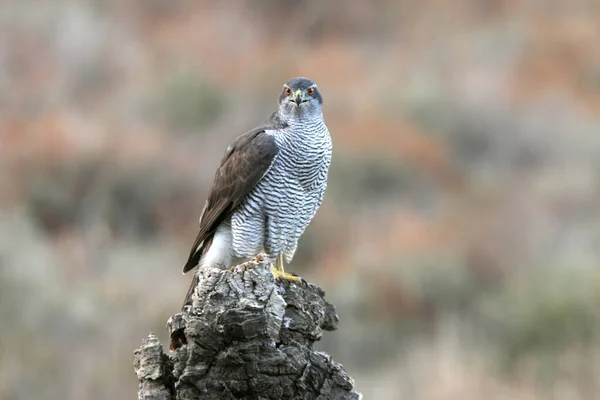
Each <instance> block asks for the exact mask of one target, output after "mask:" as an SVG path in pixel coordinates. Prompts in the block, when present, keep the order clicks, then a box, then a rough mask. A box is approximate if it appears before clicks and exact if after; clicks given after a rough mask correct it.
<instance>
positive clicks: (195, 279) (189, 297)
mask: <svg viewBox="0 0 600 400" xmlns="http://www.w3.org/2000/svg"><path fill="white" fill-rule="evenodd" d="M198 282H199V279H198V274H194V277H193V278H192V282H191V284H190V288H189V289H188V291H187V293H186V295H185V300H184V301H183V305H182V306H181V308H182V309H183V308H184V307H185V306H191V305H192V294H193V293H194V289H196V286H198Z"/></svg>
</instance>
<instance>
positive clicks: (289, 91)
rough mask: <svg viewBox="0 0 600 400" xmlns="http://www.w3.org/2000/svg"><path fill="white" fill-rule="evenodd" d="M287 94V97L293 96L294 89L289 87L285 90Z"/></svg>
mask: <svg viewBox="0 0 600 400" xmlns="http://www.w3.org/2000/svg"><path fill="white" fill-rule="evenodd" d="M285 94H286V95H288V96H289V95H290V94H292V89H290V88H289V87H286V88H285Z"/></svg>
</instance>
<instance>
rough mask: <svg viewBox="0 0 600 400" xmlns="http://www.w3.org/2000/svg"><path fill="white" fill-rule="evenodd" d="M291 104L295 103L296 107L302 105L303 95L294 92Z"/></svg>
mask: <svg viewBox="0 0 600 400" xmlns="http://www.w3.org/2000/svg"><path fill="white" fill-rule="evenodd" d="M290 101H291V102H292V103H296V105H297V106H298V107H300V104H302V103H303V102H304V94H303V93H302V91H301V90H296V91H295V92H294V97H293V100H290Z"/></svg>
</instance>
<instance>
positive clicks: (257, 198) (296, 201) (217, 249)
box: [183, 78, 331, 305]
mask: <svg viewBox="0 0 600 400" xmlns="http://www.w3.org/2000/svg"><path fill="white" fill-rule="evenodd" d="M322 106H323V99H322V97H321V94H320V93H319V89H318V88H317V85H316V84H315V83H314V82H312V81H311V80H310V79H307V78H294V79H291V80H290V81H288V82H287V83H286V84H284V85H283V89H282V92H281V95H280V96H279V107H278V109H277V111H276V112H274V113H273V114H272V115H271V117H270V118H269V119H268V120H267V122H266V123H265V124H264V125H262V126H260V127H258V128H256V129H253V130H251V131H249V132H247V133H245V134H243V135H241V136H240V137H238V138H237V139H236V140H235V141H234V142H233V144H231V146H229V147H228V148H227V151H226V152H225V156H224V157H223V159H222V161H221V164H220V166H219V168H218V169H217V172H216V175H215V179H214V182H213V185H212V187H211V189H210V192H209V194H208V200H207V201H206V204H205V206H204V210H203V211H202V215H201V216H200V232H199V233H198V236H197V237H196V240H195V241H194V244H193V246H192V250H191V252H190V255H189V259H188V261H187V262H186V264H185V266H184V267H183V273H186V272H188V271H189V270H191V269H192V268H194V267H196V266H197V265H199V266H200V267H203V266H211V267H219V268H230V267H232V266H235V265H238V264H240V263H243V262H246V261H248V260H250V259H252V258H253V257H255V256H256V255H257V254H259V253H261V252H265V253H266V254H267V255H268V256H269V257H270V258H271V259H272V260H274V261H275V267H274V268H273V269H272V270H271V272H272V273H273V275H274V276H275V277H276V278H278V279H286V280H289V281H293V282H297V283H305V282H304V280H303V279H302V278H300V277H298V276H297V275H294V274H289V273H286V272H284V270H283V262H284V260H285V262H286V263H290V262H291V261H292V258H293V257H294V253H295V252H296V248H297V246H298V239H299V238H300V235H302V233H303V232H304V230H305V229H306V227H307V226H308V224H309V222H310V220H311V219H312V218H313V216H314V215H315V213H316V212H317V209H318V208H319V206H320V205H321V203H322V201H323V196H324V194H325V188H326V186H327V173H328V170H329V164H330V162H331V137H330V135H329V131H328V130H327V127H326V126H325V121H324V120H323V113H322ZM197 280H198V278H197V275H195V276H194V279H193V281H192V284H191V286H190V289H189V290H188V293H187V295H186V299H185V302H184V305H185V304H187V303H188V302H189V301H190V298H191V294H192V292H193V290H194V288H195V286H196V284H197Z"/></svg>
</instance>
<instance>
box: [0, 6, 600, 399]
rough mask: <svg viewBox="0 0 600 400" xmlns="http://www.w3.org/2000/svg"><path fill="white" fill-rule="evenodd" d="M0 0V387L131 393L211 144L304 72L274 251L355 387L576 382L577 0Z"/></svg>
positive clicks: (588, 315)
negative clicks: (312, 204) (310, 139)
mask: <svg viewBox="0 0 600 400" xmlns="http://www.w3.org/2000/svg"><path fill="white" fill-rule="evenodd" d="M224 3H226V2H219V1H208V0H203V1H197V0H196V1H192V0H147V1H142V0H108V1H94V0H87V1H86V0H82V1H66V0H65V1H59V0H56V1H6V0H5V1H2V5H1V7H2V8H1V11H0V399H3V400H20V399H42V398H43V399H93V400H94V399H133V398H136V391H137V381H136V378H135V376H134V373H133V369H132V352H133V350H134V349H135V348H137V347H138V346H139V345H140V344H141V341H142V339H143V338H144V337H145V336H146V335H147V334H148V333H149V331H153V332H155V333H157V334H158V335H159V337H160V338H161V340H162V341H163V343H168V341H167V337H166V330H165V323H166V320H167V318H168V317H169V316H170V315H171V314H173V313H175V312H177V311H178V310H179V307H180V306H181V302H182V300H183V297H184V294H185V292H186V290H187V288H188V284H189V280H190V278H191V277H190V276H182V275H181V273H180V270H181V266H182V265H183V263H184V261H185V260H186V258H187V254H188V251H189V247H190V246H191V243H192V242H193V239H194V237H195V235H196V229H197V225H198V222H197V221H198V217H199V214H200V211H201V209H202V206H203V204H204V200H205V198H206V195H207V190H208V188H209V186H210V184H211V182H212V178H213V174H214V171H215V168H216V166H217V164H218V162H219V160H220V158H221V156H222V154H223V152H224V150H225V148H226V147H227V145H228V144H229V143H230V142H231V141H232V140H233V139H234V138H235V137H237V136H238V135H240V134H241V133H243V132H245V131H246V130H249V129H250V128H253V127H254V126H256V125H257V124H259V123H261V122H262V121H263V120H264V119H266V118H267V117H268V116H269V115H270V113H271V112H272V111H274V110H275V107H276V99H277V96H278V94H279V91H280V89H281V85H282V84H283V83H284V82H285V81H287V80H288V79H290V78H291V77H294V76H299V75H300V76H307V77H310V78H312V79H313V80H315V81H316V82H317V83H318V84H319V87H320V90H321V92H322V93H323V96H324V99H325V111H324V112H325V118H326V121H327V124H328V126H329V129H330V131H331V133H332V136H333V141H334V159H333V163H332V167H331V171H330V175H329V188H328V191H327V195H326V198H325V202H324V204H323V206H322V208H321V210H320V211H319V213H318V214H317V216H316V218H315V219H314V220H313V223H312V224H311V225H310V227H309V228H308V230H307V232H306V233H305V235H304V236H303V237H302V238H301V241H300V248H299V251H298V253H297V256H296V258H295V260H294V262H293V264H292V265H291V266H290V268H289V269H290V270H291V271H294V272H297V273H299V274H301V275H303V276H304V277H305V278H306V279H307V280H308V281H311V282H314V283H317V284H318V285H320V286H322V287H323V288H324V289H325V290H326V291H327V296H328V299H329V301H331V302H332V303H333V304H335V305H336V307H337V310H338V314H339V316H340V329H339V330H338V331H335V332H332V333H326V334H325V336H324V338H323V340H322V341H321V342H320V343H319V348H320V349H322V350H324V351H326V352H329V353H330V354H332V355H333V357H334V358H335V359H336V360H337V361H339V362H341V363H342V364H343V365H344V366H345V368H346V370H347V371H348V373H349V374H350V375H351V376H352V377H354V378H355V380H356V387H357V390H359V391H361V392H362V393H363V394H364V396H365V399H417V400H419V399H456V398H461V399H482V398H486V399H591V398H597V397H598V393H600V379H598V378H599V377H600V112H599V111H600V45H599V40H600V3H599V2H598V1H593V0H570V1H568V2H567V1H524V0H522V1H519V0H485V1H482V0H456V1H442V0H420V1H414V0H402V1H394V0H377V1H373V0H356V1H353V2H344V1H321V0H298V1H275V0H261V1H259V0H245V1H239V2H235V3H234V2H227V4H228V5H225V4H224Z"/></svg>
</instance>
